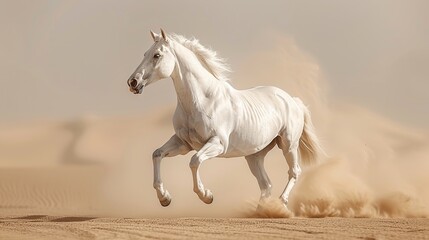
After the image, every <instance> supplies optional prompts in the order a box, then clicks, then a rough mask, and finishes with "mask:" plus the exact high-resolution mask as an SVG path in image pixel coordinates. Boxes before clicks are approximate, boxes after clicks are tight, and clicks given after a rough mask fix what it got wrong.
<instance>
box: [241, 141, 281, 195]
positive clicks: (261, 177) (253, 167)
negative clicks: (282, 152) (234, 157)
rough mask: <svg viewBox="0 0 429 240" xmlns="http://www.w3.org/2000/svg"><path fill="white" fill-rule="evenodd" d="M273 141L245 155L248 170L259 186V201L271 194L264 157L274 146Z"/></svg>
mask: <svg viewBox="0 0 429 240" xmlns="http://www.w3.org/2000/svg"><path fill="white" fill-rule="evenodd" d="M274 145H275V141H273V142H272V143H270V144H269V145H268V146H267V147H265V148H264V149H263V150H261V151H260V152H257V153H255V154H252V155H249V156H246V157H245V158H246V160H247V164H248V165H249V168H250V171H251V172H252V174H253V176H255V177H256V180H257V181H258V185H259V188H260V189H261V197H260V201H263V200H264V199H266V198H268V197H270V196H271V181H270V178H269V177H268V175H267V172H266V171H265V167H264V159H265V156H266V155H267V153H268V152H269V151H270V150H271V149H272V148H273V147H274Z"/></svg>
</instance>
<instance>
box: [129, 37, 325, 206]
mask: <svg viewBox="0 0 429 240" xmlns="http://www.w3.org/2000/svg"><path fill="white" fill-rule="evenodd" d="M151 35H152V38H153V40H154V44H153V45H152V46H151V47H150V48H149V50H147V51H146V53H145V54H144V58H143V61H142V62H141V64H140V65H139V66H138V67H137V69H136V70H135V72H134V73H133V74H132V75H131V77H130V78H129V79H128V85H129V89H130V91H131V92H132V93H134V94H140V93H141V92H142V90H143V88H144V87H146V86H148V85H149V84H152V83H154V82H156V81H158V80H160V79H163V78H168V77H170V78H171V79H172V80H173V83H174V87H175V89H176V92H177V107H176V111H175V113H174V118H173V125H174V130H175V134H174V135H173V136H172V137H171V138H170V140H168V141H167V142H166V143H165V144H164V145H163V146H162V147H160V148H159V149H157V150H156V151H155V152H154V153H153V156H152V158H153V165H154V181H153V187H154V188H155V189H156V192H157V195H158V199H159V201H160V203H161V205H162V206H168V205H169V204H170V202H171V196H170V194H169V192H168V191H167V189H166V188H165V187H164V184H163V182H162V180H161V175H160V164H161V160H162V159H163V158H164V157H174V156H177V155H179V154H181V155H184V154H187V153H188V152H189V151H191V150H195V151H196V153H195V154H194V155H193V156H192V158H191V161H190V163H189V166H190V168H191V170H192V176H193V182H194V192H195V193H196V194H197V195H198V197H199V198H200V199H201V200H202V201H203V202H205V203H207V204H210V203H212V201H213V194H212V192H211V191H210V190H209V189H207V188H205V187H204V185H203V183H202V181H201V178H200V175H199V171H198V169H199V167H200V165H201V163H202V162H204V161H205V160H207V159H210V158H214V157H223V158H230V157H240V156H244V157H245V158H246V160H247V163H248V165H249V167H250V170H251V172H252V174H253V175H254V176H255V177H256V179H257V181H258V184H259V187H260V189H261V200H264V199H266V198H268V197H270V195H271V182H270V179H269V178H268V175H267V173H266V172H265V169H264V157H265V156H266V154H267V153H268V151H270V150H271V149H272V148H273V147H274V146H275V145H276V144H277V146H278V147H279V148H280V149H281V150H282V151H283V155H284V156H285V158H286V161H287V163H288V165H289V172H288V173H289V180H288V182H287V184H286V187H285V189H284V191H283V193H282V194H281V196H280V199H281V200H282V202H283V203H284V205H285V206H287V202H288V197H289V193H290V192H291V190H292V188H293V186H294V185H295V182H296V181H297V179H298V177H299V175H300V174H301V168H300V165H299V162H300V158H301V160H302V161H303V162H304V163H310V162H313V161H315V160H316V158H317V155H318V153H319V152H320V151H321V150H322V149H321V147H320V145H319V142H318V139H317V137H316V135H315V132H314V128H313V125H312V123H311V119H310V113H309V111H308V109H307V107H305V106H304V104H303V103H302V101H301V100H300V99H299V98H296V97H295V98H294V97H291V96H290V95H288V94H287V93H286V92H284V91H283V90H281V89H279V88H276V87H255V88H252V89H247V90H237V89H235V88H233V87H232V86H231V85H230V84H229V83H228V81H226V77H225V75H224V74H225V72H226V71H228V68H227V66H226V64H225V63H224V62H223V61H222V60H221V59H219V58H218V57H217V56H216V53H215V52H214V51H212V50H210V49H207V48H205V47H204V46H202V45H201V44H199V42H198V40H196V39H192V40H188V39H186V38H184V37H182V36H179V35H174V34H171V35H167V34H165V32H164V31H163V30H162V29H161V34H160V35H158V34H155V33H153V32H152V31H151Z"/></svg>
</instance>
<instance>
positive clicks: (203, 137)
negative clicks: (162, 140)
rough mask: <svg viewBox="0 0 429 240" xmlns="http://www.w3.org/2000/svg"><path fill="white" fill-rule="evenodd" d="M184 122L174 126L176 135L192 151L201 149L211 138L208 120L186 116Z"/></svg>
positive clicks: (210, 127) (203, 117) (211, 131)
mask: <svg viewBox="0 0 429 240" xmlns="http://www.w3.org/2000/svg"><path fill="white" fill-rule="evenodd" d="M184 120H185V121H182V122H181V123H179V124H176V127H175V130H176V135H177V136H178V137H179V138H180V139H182V140H184V141H185V142H186V143H188V144H189V145H190V146H191V147H192V148H193V149H195V150H199V149H201V148H202V147H203V146H204V145H205V144H206V143H207V141H208V140H209V139H210V138H211V137H212V136H213V132H214V131H213V127H212V124H211V122H210V118H209V117H207V116H204V115H196V116H187V117H186V118H185V119H184Z"/></svg>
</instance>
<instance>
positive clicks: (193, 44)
mask: <svg viewBox="0 0 429 240" xmlns="http://www.w3.org/2000/svg"><path fill="white" fill-rule="evenodd" d="M169 37H170V38H171V39H173V40H175V41H176V42H178V43H180V44H182V45H183V46H184V47H186V48H188V49H189V50H191V51H192V52H193V53H194V54H195V55H196V56H197V58H198V60H199V61H200V62H201V64H202V65H203V66H204V67H205V68H206V69H207V70H208V71H209V72H210V73H211V74H213V76H214V77H215V78H217V79H218V80H220V81H229V79H228V77H227V76H226V74H227V73H228V72H230V71H231V70H230V69H229V66H228V64H227V63H226V61H225V60H224V59H222V58H219V57H218V56H217V53H216V52H215V51H213V50H211V49H209V48H206V47H204V46H203V45H201V44H200V42H199V41H198V39H196V38H192V39H187V38H185V37H184V36H181V35H178V34H171V35H169Z"/></svg>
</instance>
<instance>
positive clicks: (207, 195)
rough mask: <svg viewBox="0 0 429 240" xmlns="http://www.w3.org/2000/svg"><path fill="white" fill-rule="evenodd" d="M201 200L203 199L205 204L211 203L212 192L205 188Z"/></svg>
mask: <svg viewBox="0 0 429 240" xmlns="http://www.w3.org/2000/svg"><path fill="white" fill-rule="evenodd" d="M201 200H203V202H204V203H206V204H210V203H212V202H213V193H212V192H211V191H210V190H209V189H206V192H205V194H204V198H203V199H201Z"/></svg>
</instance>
